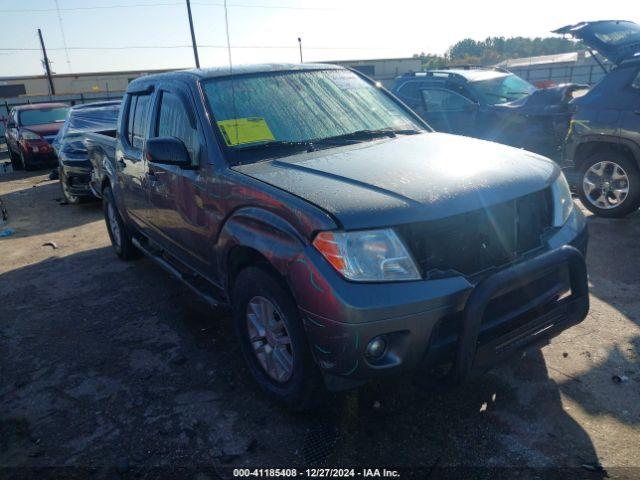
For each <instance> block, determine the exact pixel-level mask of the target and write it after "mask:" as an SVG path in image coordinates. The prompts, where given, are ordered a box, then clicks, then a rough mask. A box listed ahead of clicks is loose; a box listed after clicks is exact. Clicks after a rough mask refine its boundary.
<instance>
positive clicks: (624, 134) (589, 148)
mask: <svg viewBox="0 0 640 480" xmlns="http://www.w3.org/2000/svg"><path fill="white" fill-rule="evenodd" d="M555 33H561V34H567V35H571V36H573V37H574V38H576V39H579V40H580V41H582V42H583V43H584V44H585V45H588V46H589V47H591V48H592V49H594V50H597V51H598V53H600V54H601V55H603V56H604V57H606V58H607V59H608V60H610V61H611V62H612V63H613V64H614V65H615V67H614V68H613V69H612V70H611V72H609V73H608V74H607V75H606V76H605V77H604V78H603V79H602V80H601V81H600V82H599V83H598V84H597V85H596V86H595V87H594V88H593V89H592V90H591V91H590V92H589V93H588V94H587V95H585V96H583V97H581V98H578V99H575V100H574V101H573V102H572V103H573V106H574V110H575V112H574V114H573V118H572V121H571V128H570V129H569V133H568V135H567V138H566V142H565V146H564V161H565V162H564V166H565V168H566V169H567V170H569V171H570V172H571V174H570V175H569V177H570V178H571V179H572V182H571V183H572V185H573V186H574V187H575V190H576V191H577V193H578V194H579V195H580V199H581V200H582V203H583V205H584V206H585V207H587V208H588V209H589V210H591V211H592V212H593V213H595V214H597V215H601V216H604V217H621V216H624V215H627V214H628V213H630V212H633V211H635V210H637V209H638V207H640V169H639V166H640V25H638V24H636V23H633V22H626V21H599V22H583V23H578V24H576V25H568V26H566V27H562V28H559V29H558V30H555Z"/></svg>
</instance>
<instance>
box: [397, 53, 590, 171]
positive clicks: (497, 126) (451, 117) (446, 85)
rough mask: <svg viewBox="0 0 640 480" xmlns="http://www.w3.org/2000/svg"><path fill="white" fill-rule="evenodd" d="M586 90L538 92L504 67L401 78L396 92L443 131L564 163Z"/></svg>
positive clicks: (455, 69) (575, 87)
mask: <svg viewBox="0 0 640 480" xmlns="http://www.w3.org/2000/svg"><path fill="white" fill-rule="evenodd" d="M587 88H588V86H586V85H578V84H565V85H559V86H557V87H551V88H546V89H537V88H536V87H534V86H533V85H531V84H530V83H529V82H527V81H526V80H523V79H522V78H520V77H518V76H517V75H514V74H513V73H510V72H508V71H507V70H504V69H502V68H485V67H475V66H466V67H452V68H448V69H440V70H430V71H427V72H420V73H410V74H406V75H403V76H401V77H398V78H397V79H396V81H395V83H394V86H393V88H392V91H393V93H395V94H396V95H397V96H398V97H399V98H400V99H401V100H402V101H403V102H404V103H406V104H407V105H408V106H409V107H411V108H412V109H413V110H414V111H415V112H417V113H418V114H419V115H420V116H421V117H422V118H424V119H425V120H426V121H427V123H429V125H430V126H431V127H433V128H434V129H435V130H436V131H439V132H448V133H455V134H457V135H466V136H470V137H476V138H482V139H485V140H491V141H495V142H500V143H504V144H506V145H511V146H514V147H520V148H525V149H527V150H531V151H533V152H536V153H540V154H542V155H545V156H548V157H550V158H553V159H555V160H560V157H561V146H562V141H563V139H564V137H565V135H566V133H567V129H568V126H569V120H570V117H571V112H570V110H569V107H568V105H569V101H570V100H571V99H572V98H573V95H574V93H575V92H576V91H579V90H584V89H587Z"/></svg>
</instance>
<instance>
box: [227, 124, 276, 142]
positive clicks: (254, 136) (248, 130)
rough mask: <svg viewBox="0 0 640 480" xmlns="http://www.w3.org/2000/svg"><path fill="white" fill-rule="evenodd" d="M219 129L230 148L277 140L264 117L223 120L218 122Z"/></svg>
mask: <svg viewBox="0 0 640 480" xmlns="http://www.w3.org/2000/svg"><path fill="white" fill-rule="evenodd" d="M218 127H219V128H220V132H222V136H223V137H224V141H225V142H226V144H227V146H228V147H235V146H236V145H244V144H246V143H256V142H268V141H272V140H275V138H274V136H273V133H271V129H269V125H267V122H266V121H265V119H264V118H262V117H250V118H233V119H231V120H222V121H220V122H218Z"/></svg>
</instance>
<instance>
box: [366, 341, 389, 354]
mask: <svg viewBox="0 0 640 480" xmlns="http://www.w3.org/2000/svg"><path fill="white" fill-rule="evenodd" d="M386 351H387V341H386V340H385V338H384V337H383V336H379V337H375V338H374V339H373V340H371V341H370V342H369V344H368V345H367V349H366V350H365V354H366V355H367V357H369V358H374V359H377V358H380V357H382V355H384V353H385V352H386Z"/></svg>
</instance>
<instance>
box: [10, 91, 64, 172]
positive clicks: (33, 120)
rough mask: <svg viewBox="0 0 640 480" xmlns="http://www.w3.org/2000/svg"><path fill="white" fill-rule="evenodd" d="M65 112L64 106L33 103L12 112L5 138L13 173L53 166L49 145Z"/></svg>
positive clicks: (16, 108) (53, 156) (53, 157)
mask: <svg viewBox="0 0 640 480" xmlns="http://www.w3.org/2000/svg"><path fill="white" fill-rule="evenodd" d="M68 109H69V106H68V105H65V104H64V103H34V104H29V105H21V106H19V107H14V108H12V109H11V111H10V112H9V120H8V121H7V130H6V132H5V137H6V139H7V149H8V150H9V156H10V157H11V164H12V166H13V168H14V170H18V169H22V168H24V169H25V170H32V169H35V168H38V167H45V166H51V165H55V163H56V154H55V152H54V150H53V147H52V146H51V143H52V142H53V139H54V138H55V136H56V134H57V133H58V130H60V127H61V126H62V124H63V122H64V120H65V118H66V116H67V110H68Z"/></svg>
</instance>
